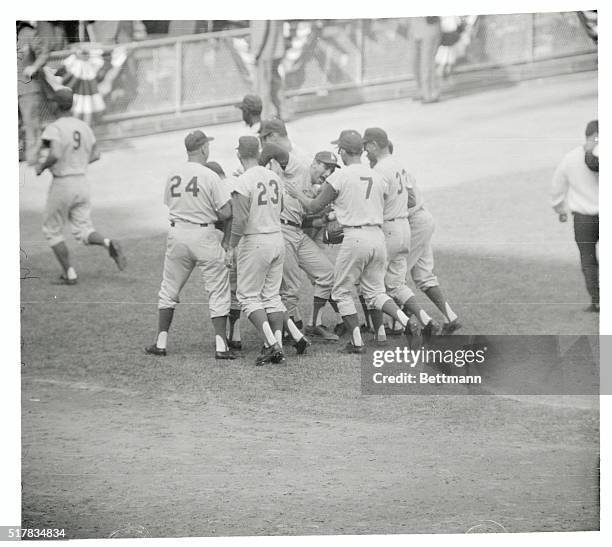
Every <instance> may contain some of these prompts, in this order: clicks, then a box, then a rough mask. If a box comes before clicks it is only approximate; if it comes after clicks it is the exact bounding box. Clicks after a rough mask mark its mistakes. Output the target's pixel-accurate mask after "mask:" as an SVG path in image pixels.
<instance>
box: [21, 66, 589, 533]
mask: <svg viewBox="0 0 612 547" xmlns="http://www.w3.org/2000/svg"><path fill="white" fill-rule="evenodd" d="M596 112H597V79H596V74H594V73H586V74H579V75H573V76H566V77H562V78H555V79H549V80H542V81H532V82H529V83H526V84H523V85H521V86H516V87H512V88H508V89H503V90H495V91H490V92H484V93H482V94H476V95H471V96H468V97H462V98H457V99H453V100H452V101H447V102H442V103H439V104H437V105H430V106H421V105H418V104H415V103H412V102H410V101H407V100H399V101H390V102H386V103H376V104H368V105H362V106H358V107H352V108H347V109H342V110H338V111H334V112H325V113H319V114H314V115H312V116H309V117H305V118H302V119H298V120H295V121H293V122H292V123H291V124H290V131H291V135H290V136H291V137H292V138H293V140H294V141H295V142H296V143H297V144H298V146H299V147H300V148H302V149H303V150H305V151H308V152H315V151H317V150H318V149H325V148H329V147H330V145H329V144H327V143H329V141H330V140H332V139H333V138H336V137H337V134H338V133H339V131H340V130H341V129H345V128H348V127H355V128H356V129H359V130H363V129H364V128H365V127H367V126H373V125H377V126H381V127H384V128H386V129H387V131H388V133H389V135H390V137H391V139H392V140H393V142H394V144H395V147H396V150H397V152H396V154H401V155H402V157H404V158H405V161H406V163H407V164H408V165H410V166H411V169H412V170H413V172H414V173H415V175H416V177H417V181H419V183H420V186H421V188H422V189H423V191H424V193H425V196H426V201H427V205H428V207H429V209H430V210H431V211H432V213H433V214H434V216H435V218H436V221H437V229H436V234H435V240H434V242H435V251H436V270H437V274H438V276H439V278H440V280H441V282H442V284H443V287H444V288H445V290H446V292H447V294H448V296H449V299H450V301H451V303H452V304H453V307H454V308H456V311H457V312H458V313H459V314H460V316H461V317H462V321H463V323H464V325H465V327H464V332H465V333H485V334H596V333H597V332H598V323H597V321H598V317H597V316H596V315H593V314H587V313H584V312H583V311H582V309H583V308H584V307H585V305H586V304H587V301H588V297H587V294H586V290H585V288H584V283H583V279H582V274H581V272H580V268H579V261H578V252H577V249H576V247H575V244H574V242H573V234H572V232H571V227H570V226H569V225H567V224H566V225H562V224H559V223H558V222H557V221H556V217H555V215H554V214H553V213H552V211H551V209H550V207H549V205H548V185H549V181H550V177H551V175H552V171H553V170H554V168H555V166H556V163H557V162H558V161H559V160H560V158H561V157H562V156H563V154H564V153H565V152H566V151H567V150H569V149H570V148H572V147H573V146H575V145H576V143H578V142H579V141H580V140H581V138H582V131H583V128H584V125H585V124H586V122H587V121H588V120H589V119H591V118H593V117H596ZM206 132H207V133H209V134H212V135H214V136H215V137H216V140H215V141H214V143H213V148H212V154H211V159H215V160H217V161H220V162H221V163H222V164H223V165H224V166H225V168H226V170H232V168H233V167H234V166H235V165H236V164H237V160H235V157H234V155H233V154H234V150H233V148H234V147H235V143H236V141H237V137H238V136H239V135H240V127H239V126H237V125H224V126H218V127H211V128H206ZM183 136H184V133H183V132H180V133H167V134H162V135H157V136H153V137H145V138H141V139H135V140H132V141H126V142H120V143H114V145H113V147H112V148H109V150H107V151H106V154H105V156H104V157H103V159H102V160H101V161H100V162H99V163H97V164H94V165H92V167H91V172H90V174H91V177H90V178H91V181H92V191H93V201H94V217H93V218H94V221H95V223H96V225H97V227H98V229H99V230H100V231H101V232H103V233H105V234H110V235H112V236H113V237H118V238H120V239H121V241H122V242H123V244H124V247H125V250H126V253H127V255H128V260H129V267H128V269H127V271H125V272H123V273H119V272H117V271H116V268H115V266H114V263H113V262H112V261H111V260H110V259H109V258H108V257H107V256H106V255H105V253H104V252H102V251H100V249H89V248H85V247H79V246H77V245H76V244H73V243H69V244H70V246H71V251H72V253H73V256H74V262H75V265H76V268H77V271H78V273H79V276H80V282H79V284H78V285H76V286H74V287H58V286H54V285H51V284H50V281H51V280H53V279H54V278H55V277H56V276H57V275H58V274H59V270H58V267H57V265H56V264H55V262H54V259H53V256H52V254H51V252H50V250H49V249H48V248H47V246H46V244H45V242H44V240H43V238H42V235H41V233H40V223H41V220H42V215H41V211H42V208H43V205H44V197H45V189H46V185H47V179H46V178H44V177H41V179H42V180H41V179H37V178H36V177H35V176H34V174H33V173H32V172H31V171H29V170H27V169H25V168H22V171H21V180H20V205H21V208H20V220H21V249H22V278H23V277H27V279H23V280H22V284H21V300H22V314H21V316H22V443H23V445H22V472H23V475H22V483H23V504H22V506H23V524H24V525H25V526H30V527H43V526H45V527H51V526H52V527H63V528H65V529H66V532H67V535H68V537H71V538H77V537H84V538H103V537H108V536H109V535H110V534H112V533H113V532H114V531H116V530H118V529H122V528H125V527H126V526H128V525H130V526H136V525H139V526H143V527H144V528H146V529H147V530H148V532H149V533H150V534H151V535H152V536H154V537H155V536H158V537H159V536H161V537H172V536H209V535H277V534H300V535H304V534H306V535H307V534H334V533H335V534H348V533H352V534H363V533H408V532H457V533H462V532H465V531H466V530H467V529H469V528H470V527H471V526H472V525H474V524H475V523H477V522H479V521H485V520H494V521H496V522H499V523H500V524H501V525H502V526H503V527H504V528H505V529H506V530H507V531H510V532H527V531H540V530H541V531H553V530H557V531H562V530H593V529H598V528H599V417H598V408H597V402H596V401H594V400H592V401H589V402H588V403H587V404H582V403H581V404H572V403H571V401H570V403H568V402H567V399H564V401H563V404H550V403H551V401H550V399H547V400H546V401H544V399H540V398H537V397H524V398H521V399H520V400H517V399H510V398H503V397H489V396H467V395H466V396H435V397H434V396H415V397H401V396H397V397H373V396H371V397H365V396H362V395H361V393H360V377H359V362H358V361H357V360H356V359H354V358H351V357H350V356H343V355H338V354H337V353H336V349H337V347H336V346H335V345H321V344H316V345H314V346H313V347H312V348H311V349H310V350H309V352H308V354H307V355H305V356H302V357H294V356H293V355H292V351H289V358H288V364H287V365H286V366H285V367H282V368H280V367H274V366H269V367H262V368H255V367H254V366H253V359H254V356H255V352H256V351H257V349H258V346H259V345H258V342H257V341H256V338H255V335H254V332H253V331H252V330H251V329H250V328H248V326H247V325H246V323H245V324H244V328H243V333H244V338H245V341H246V345H247V350H246V351H245V352H243V354H244V357H243V358H242V359H239V360H236V361H233V362H215V361H214V360H213V359H211V358H210V357H211V352H212V350H213V347H212V339H211V336H210V333H211V326H210V321H209V319H208V317H207V307H206V295H205V294H204V292H203V286H202V283H201V281H200V279H199V276H197V275H195V274H194V276H193V279H192V280H191V281H190V283H189V284H188V285H187V287H186V289H185V292H184V294H183V295H182V298H181V300H182V302H181V304H180V306H179V309H178V311H177V313H176V316H175V322H174V324H173V326H172V332H171V333H170V342H169V352H170V353H169V356H168V357H167V358H166V359H158V358H151V357H148V356H145V355H144V354H143V352H142V348H143V346H144V345H145V344H148V343H151V342H152V341H153V339H154V335H155V328H156V295H157V291H158V290H159V282H160V276H161V269H162V260H163V254H164V250H165V230H166V220H165V219H166V213H165V210H164V207H163V205H162V204H161V194H162V189H163V177H164V174H165V171H166V169H167V168H168V165H169V164H170V163H171V162H173V161H180V160H181V159H182V154H183V152H182V139H183ZM304 295H305V298H304V304H305V309H304V313H305V314H306V315H307V313H308V310H307V307H308V305H309V301H310V288H309V287H308V286H307V285H306V284H305V286H304ZM421 296H422V295H421ZM422 298H423V303H424V304H427V303H426V302H425V300H424V297H422ZM426 308H427V309H429V310H430V311H431V312H432V313H434V314H435V312H434V310H433V309H432V308H431V306H428V305H426ZM552 402H553V403H554V402H555V401H552ZM544 403H546V404H544Z"/></svg>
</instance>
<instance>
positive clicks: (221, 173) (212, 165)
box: [204, 161, 225, 177]
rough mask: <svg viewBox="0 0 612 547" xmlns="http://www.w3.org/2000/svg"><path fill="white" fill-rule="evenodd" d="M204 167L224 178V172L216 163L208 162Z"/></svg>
mask: <svg viewBox="0 0 612 547" xmlns="http://www.w3.org/2000/svg"><path fill="white" fill-rule="evenodd" d="M204 167H208V168H209V169H210V170H211V171H214V172H215V173H217V175H219V176H220V177H225V171H224V170H223V167H221V166H220V165H219V164H218V163H217V162H216V161H209V162H206V163H205V164H204Z"/></svg>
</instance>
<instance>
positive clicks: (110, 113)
mask: <svg viewBox="0 0 612 547" xmlns="http://www.w3.org/2000/svg"><path fill="white" fill-rule="evenodd" d="M302 25H305V27H306V35H307V38H306V39H305V40H304V41H303V44H302V46H301V50H300V54H299V56H297V60H295V62H293V63H292V65H291V66H290V67H289V69H288V70H287V73H286V92H287V95H289V96H292V95H300V94H307V93H326V92H328V91H331V90H334V89H342V88H351V87H359V86H362V85H372V84H377V83H390V82H398V81H405V80H411V79H412V69H411V67H412V49H413V48H412V46H411V39H410V18H398V19H366V20H359V19H356V20H355V19H353V20H333V21H307V22H302ZM248 40H249V33H248V29H246V30H245V29H238V30H230V31H222V32H214V33H206V34H200V35H191V36H181V37H172V38H162V39H158V40H151V41H144V42H137V43H133V44H127V45H126V46H124V47H126V49H127V58H126V61H125V63H124V65H123V66H122V68H121V71H120V73H119V75H118V76H117V79H116V80H115V82H114V83H113V87H112V90H111V91H110V93H109V94H108V95H107V96H105V97H104V99H105V103H106V110H105V112H104V114H103V116H102V121H103V122H104V121H109V122H110V121H114V120H121V119H127V118H138V117H142V116H147V115H155V114H165V113H166V114H171V113H175V114H178V113H181V112H183V111H188V110H196V109H203V108H207V107H213V106H223V105H230V104H232V103H234V102H237V101H239V100H240V98H241V97H242V96H243V95H244V94H246V93H248V92H250V91H251V90H252V89H253V87H254V86H253V59H252V56H251V55H250V53H249V48H248ZM596 51H597V46H596V45H595V44H594V43H593V42H592V40H591V39H590V38H589V37H588V35H587V33H586V32H585V30H584V29H583V27H582V26H581V24H580V21H579V19H578V17H577V15H576V13H575V12H568V13H539V14H513V15H486V16H480V17H479V18H478V20H477V22H476V24H475V25H474V28H473V30H472V33H471V41H470V44H469V46H468V47H467V49H466V51H465V54H464V56H463V57H462V58H461V59H459V60H458V62H457V65H456V67H455V70H456V71H457V72H461V71H470V70H474V69H478V68H482V67H486V66H499V65H509V64H516V63H529V62H534V61H538V60H543V59H550V58H555V57H567V56H572V55H579V54H583V53H595V52H596ZM68 54H69V52H58V53H55V54H53V57H52V59H51V61H50V66H55V67H58V66H60V65H61V62H62V60H63V59H64V58H65V57H66V56H67V55H68Z"/></svg>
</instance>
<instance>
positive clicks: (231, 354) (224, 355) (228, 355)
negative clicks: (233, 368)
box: [215, 349, 236, 361]
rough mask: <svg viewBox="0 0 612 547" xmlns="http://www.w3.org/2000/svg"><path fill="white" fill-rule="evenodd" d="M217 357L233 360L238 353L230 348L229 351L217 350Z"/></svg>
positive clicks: (222, 359)
mask: <svg viewBox="0 0 612 547" xmlns="http://www.w3.org/2000/svg"><path fill="white" fill-rule="evenodd" d="M215 359H219V360H221V361H232V360H234V359H236V355H235V354H234V352H233V351H231V350H229V349H228V350H227V351H215Z"/></svg>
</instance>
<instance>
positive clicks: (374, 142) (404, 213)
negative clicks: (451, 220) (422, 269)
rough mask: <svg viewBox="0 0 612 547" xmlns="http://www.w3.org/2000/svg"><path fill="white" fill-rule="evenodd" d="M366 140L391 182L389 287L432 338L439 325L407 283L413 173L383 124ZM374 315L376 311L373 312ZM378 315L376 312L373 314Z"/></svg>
mask: <svg viewBox="0 0 612 547" xmlns="http://www.w3.org/2000/svg"><path fill="white" fill-rule="evenodd" d="M363 142H364V148H365V151H366V154H367V156H368V159H369V160H370V162H372V163H374V170H375V171H377V172H379V173H380V174H381V175H382V176H383V178H384V179H385V181H386V182H387V186H388V195H387V199H386V200H385V210H384V224H383V231H384V232H385V238H386V242H387V260H388V263H387V273H386V274H385V287H386V288H387V294H389V296H391V297H392V298H393V299H394V300H395V302H396V303H397V305H398V306H400V307H401V308H402V310H403V311H404V313H406V314H407V315H411V314H415V315H416V316H417V317H418V318H419V320H420V321H421V322H422V324H423V336H424V337H425V338H430V337H431V336H432V335H433V334H436V333H438V332H439V330H440V329H439V326H438V325H437V324H436V323H435V322H434V320H433V319H431V317H429V315H428V314H427V313H426V312H425V310H423V309H422V308H421V307H420V306H419V304H418V302H417V301H416V298H415V296H414V293H413V292H412V291H411V290H410V288H409V287H408V285H407V284H406V276H407V273H408V269H407V259H408V257H409V253H410V242H411V230H410V222H409V220H408V200H409V195H410V193H411V192H412V188H413V185H412V177H411V176H410V175H409V173H408V172H407V171H406V169H405V168H404V166H403V165H402V164H401V163H400V162H399V161H398V160H397V158H396V157H395V156H392V155H391V154H390V153H389V138H388V137H387V133H386V132H385V131H384V130H383V129H380V128H379V127H370V128H368V129H366V130H365V133H364V135H363ZM370 314H371V315H372V312H370ZM372 318H373V319H375V315H372ZM374 323H375V325H374V326H375V328H377V336H378V337H379V340H384V339H385V331H384V325H380V323H379V322H378V321H374Z"/></svg>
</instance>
